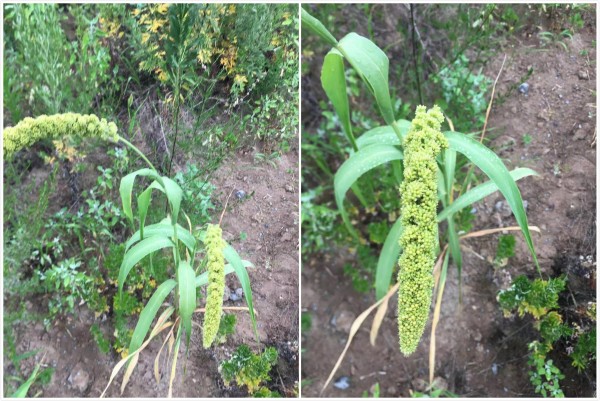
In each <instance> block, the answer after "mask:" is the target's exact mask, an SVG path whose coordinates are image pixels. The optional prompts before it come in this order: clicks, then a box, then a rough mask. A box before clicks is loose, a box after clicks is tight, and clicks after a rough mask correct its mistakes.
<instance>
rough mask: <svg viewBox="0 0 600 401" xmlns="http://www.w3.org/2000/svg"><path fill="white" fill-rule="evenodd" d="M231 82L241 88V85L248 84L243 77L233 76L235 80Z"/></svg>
mask: <svg viewBox="0 0 600 401" xmlns="http://www.w3.org/2000/svg"><path fill="white" fill-rule="evenodd" d="M233 82H234V83H236V84H238V85H240V86H242V85H243V84H245V83H247V82H248V79H247V78H246V76H244V75H240V74H235V78H234V79H233Z"/></svg>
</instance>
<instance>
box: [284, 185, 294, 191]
mask: <svg viewBox="0 0 600 401" xmlns="http://www.w3.org/2000/svg"><path fill="white" fill-rule="evenodd" d="M285 190H286V192H291V193H293V192H294V187H292V186H291V185H290V184H287V185H286V186H285Z"/></svg>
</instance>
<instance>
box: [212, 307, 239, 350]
mask: <svg viewBox="0 0 600 401" xmlns="http://www.w3.org/2000/svg"><path fill="white" fill-rule="evenodd" d="M235 323H236V318H235V315H234V314H232V313H224V314H223V316H221V322H220V323H219V331H217V337H216V339H215V341H216V343H217V344H224V343H225V342H226V341H227V337H228V336H230V335H232V334H233V333H235Z"/></svg>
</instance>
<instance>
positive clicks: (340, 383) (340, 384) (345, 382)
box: [333, 376, 350, 390]
mask: <svg viewBox="0 0 600 401" xmlns="http://www.w3.org/2000/svg"><path fill="white" fill-rule="evenodd" d="M333 387H335V388H338V389H340V390H346V389H347V388H349V387H350V378H349V377H348V376H342V377H340V378H338V379H337V380H336V381H335V382H333Z"/></svg>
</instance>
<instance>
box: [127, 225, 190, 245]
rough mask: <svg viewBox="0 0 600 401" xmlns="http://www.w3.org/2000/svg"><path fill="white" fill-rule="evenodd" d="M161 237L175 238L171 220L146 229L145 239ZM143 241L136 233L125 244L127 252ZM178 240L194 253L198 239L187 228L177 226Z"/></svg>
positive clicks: (138, 233) (137, 232) (139, 234)
mask: <svg viewBox="0 0 600 401" xmlns="http://www.w3.org/2000/svg"><path fill="white" fill-rule="evenodd" d="M153 236H159V237H166V238H172V237H173V226H172V225H171V223H170V222H169V220H167V219H165V220H163V221H161V222H160V223H156V224H151V225H149V226H146V227H145V228H144V237H145V238H144V239H146V238H149V237H153ZM140 239H141V233H140V231H136V232H135V233H134V234H133V235H132V236H131V238H129V239H128V240H127V242H126V243H125V251H127V250H128V249H129V248H131V247H132V246H133V244H135V243H136V242H138V241H139V240H140ZM177 239H179V240H180V241H181V242H183V243H184V244H185V246H186V247H187V248H188V249H189V250H190V251H191V252H193V251H194V247H195V246H196V239H195V238H194V236H193V235H192V234H191V233H190V232H189V231H188V230H186V229H185V228H183V227H182V226H180V225H179V224H177Z"/></svg>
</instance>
